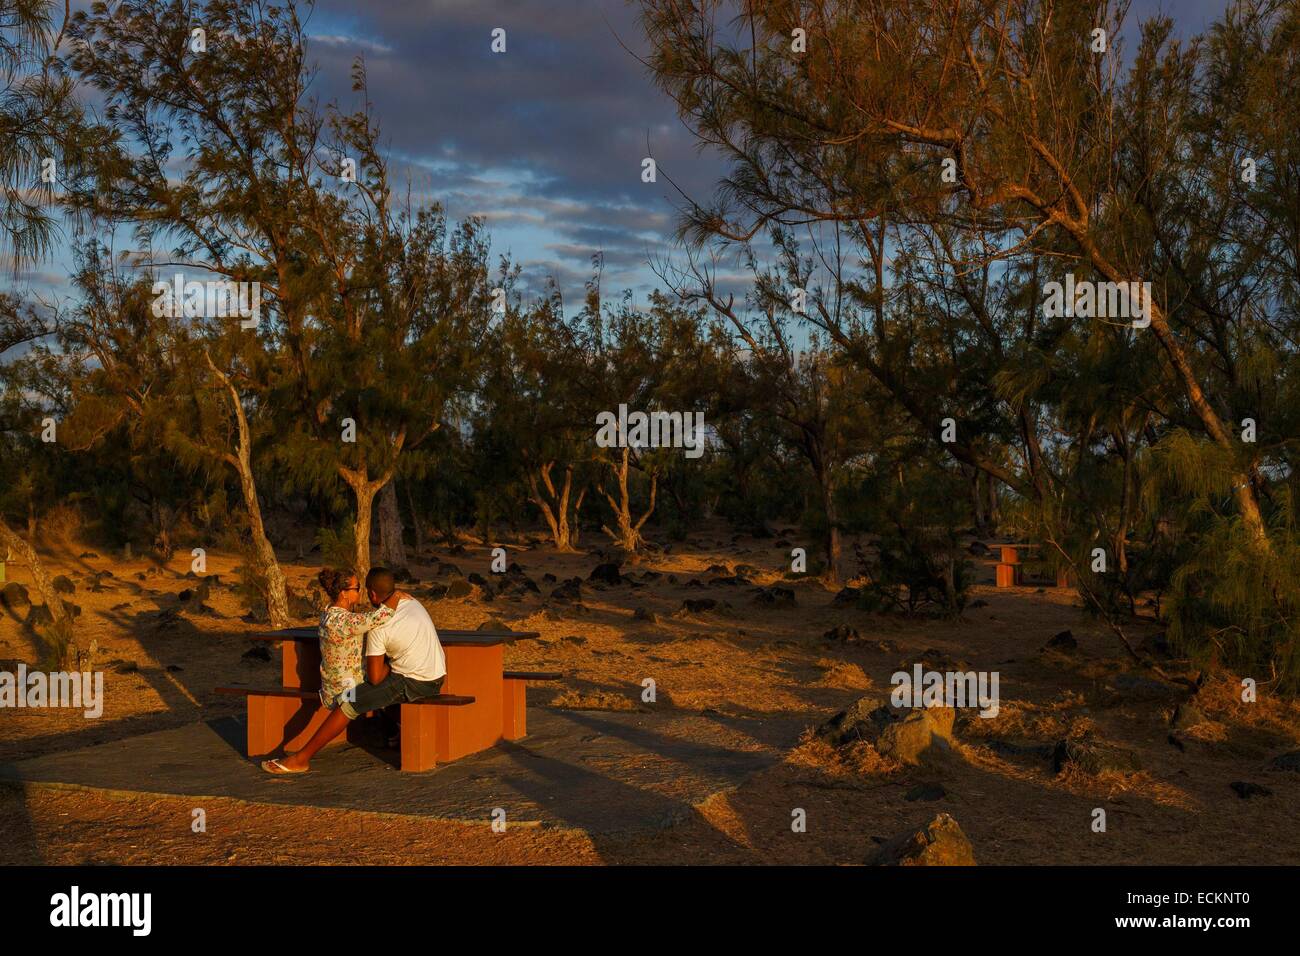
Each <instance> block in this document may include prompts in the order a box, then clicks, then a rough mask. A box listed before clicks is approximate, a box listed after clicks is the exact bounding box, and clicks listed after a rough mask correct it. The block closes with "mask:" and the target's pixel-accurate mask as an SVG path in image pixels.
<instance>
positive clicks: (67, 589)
mask: <svg viewBox="0 0 1300 956" xmlns="http://www.w3.org/2000/svg"><path fill="white" fill-rule="evenodd" d="M52 583H53V584H54V592H55V593H56V594H75V593H76V590H77V586H76V585H75V584H73V583H72V582H71V581H69V580H68V576H67V575H66V574H60V575H58V576H56V577H55V579H54V581H53V582H52Z"/></svg>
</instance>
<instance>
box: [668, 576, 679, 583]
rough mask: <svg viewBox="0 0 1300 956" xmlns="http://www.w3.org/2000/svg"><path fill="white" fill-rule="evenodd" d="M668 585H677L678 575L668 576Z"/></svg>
mask: <svg viewBox="0 0 1300 956" xmlns="http://www.w3.org/2000/svg"><path fill="white" fill-rule="evenodd" d="M668 583H669V584H676V583H677V575H675V574H670V575H668Z"/></svg>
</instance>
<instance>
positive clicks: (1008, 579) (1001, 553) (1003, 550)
mask: <svg viewBox="0 0 1300 956" xmlns="http://www.w3.org/2000/svg"><path fill="white" fill-rule="evenodd" d="M994 547H996V548H998V568H997V585H998V587H1000V588H1010V587H1019V586H1020V585H1022V584H1024V566H1023V565H1022V563H1021V561H1020V555H1021V552H1024V551H1036V550H1037V549H1038V545H1036V544H999V545H994ZM1056 586H1057V587H1058V588H1065V587H1069V586H1070V572H1069V569H1068V568H1061V569H1059V570H1058V571H1057V572H1056Z"/></svg>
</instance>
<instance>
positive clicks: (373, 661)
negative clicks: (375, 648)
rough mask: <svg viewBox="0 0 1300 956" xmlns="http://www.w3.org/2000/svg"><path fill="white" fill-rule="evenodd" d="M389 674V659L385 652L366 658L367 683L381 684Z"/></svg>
mask: <svg viewBox="0 0 1300 956" xmlns="http://www.w3.org/2000/svg"><path fill="white" fill-rule="evenodd" d="M387 676H388V661H387V660H386V659H385V657H384V655H383V654H377V655H375V656H374V657H367V658H366V683H368V684H381V683H383V680H384V678H385V677H387Z"/></svg>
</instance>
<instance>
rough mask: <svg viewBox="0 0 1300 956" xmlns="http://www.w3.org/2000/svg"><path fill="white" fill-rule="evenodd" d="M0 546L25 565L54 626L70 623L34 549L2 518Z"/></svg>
mask: <svg viewBox="0 0 1300 956" xmlns="http://www.w3.org/2000/svg"><path fill="white" fill-rule="evenodd" d="M0 544H3V545H4V546H5V547H6V548H8V549H9V551H10V552H11V553H13V554H14V555H16V556H17V557H18V558H19V560H21V561H22V562H23V563H24V564H26V565H27V569H28V570H29V571H31V573H32V583H33V584H34V585H35V586H36V591H37V593H39V594H40V596H41V600H43V601H44V602H45V607H46V608H47V609H48V610H49V612H50V617H52V618H53V619H54V622H55V623H56V624H57V623H58V622H59V621H68V622H69V623H71V620H72V619H71V618H70V617H69V616H68V609H67V608H66V607H64V606H63V599H62V598H60V597H59V592H58V591H56V590H54V580H53V579H52V578H51V577H50V573H49V572H48V571H46V570H45V565H44V564H42V563H41V559H40V556H39V555H37V553H36V549H35V548H34V547H32V545H30V544H29V543H28V542H27V540H26V539H25V538H23V537H22V535H20V534H18V533H17V532H16V531H14V530H13V529H12V528H10V527H9V525H8V524H6V523H5V520H4V518H0Z"/></svg>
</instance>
